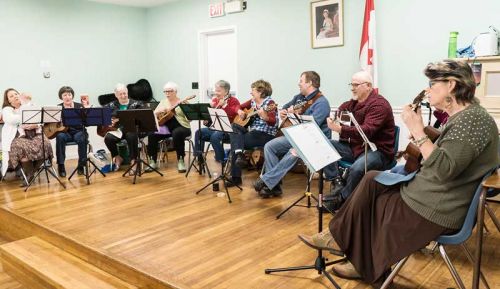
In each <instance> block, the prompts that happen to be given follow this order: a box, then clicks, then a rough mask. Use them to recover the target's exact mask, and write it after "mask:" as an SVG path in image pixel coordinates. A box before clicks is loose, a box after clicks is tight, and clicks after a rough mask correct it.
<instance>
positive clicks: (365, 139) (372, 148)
mask: <svg viewBox="0 0 500 289" xmlns="http://www.w3.org/2000/svg"><path fill="white" fill-rule="evenodd" d="M347 114H348V115H349V117H350V118H351V121H352V123H353V124H354V126H355V127H356V129H357V130H358V132H359V134H360V135H361V137H362V138H363V141H364V142H365V143H367V144H368V145H369V146H370V149H371V150H372V151H373V152H374V151H376V150H377V146H376V145H375V144H374V143H372V142H371V141H370V140H369V139H368V138H367V137H366V134H365V132H364V131H363V130H362V129H361V127H360V126H359V123H358V121H357V120H356V119H355V118H354V115H353V114H352V112H348V113H347Z"/></svg>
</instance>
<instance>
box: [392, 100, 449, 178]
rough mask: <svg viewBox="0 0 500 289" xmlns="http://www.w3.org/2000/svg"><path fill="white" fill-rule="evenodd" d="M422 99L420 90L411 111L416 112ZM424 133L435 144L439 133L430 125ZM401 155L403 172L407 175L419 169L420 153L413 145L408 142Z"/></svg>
mask: <svg viewBox="0 0 500 289" xmlns="http://www.w3.org/2000/svg"><path fill="white" fill-rule="evenodd" d="M424 97H425V90H422V91H421V92H420V93H419V94H418V95H417V97H415V99H414V100H413V103H412V106H414V108H413V111H415V112H417V110H418V108H419V107H420V106H421V103H422V100H423V99H424ZM424 132H425V134H426V135H427V136H428V137H429V139H430V140H431V142H435V141H436V140H437V139H438V137H439V135H440V134H441V131H439V130H438V129H436V128H435V127H433V126H430V125H428V126H426V127H424ZM402 155H403V157H404V158H405V159H406V164H405V170H406V171H407V172H408V173H412V172H414V171H416V170H418V169H419V168H420V167H421V164H420V162H421V161H422V153H421V152H420V148H419V147H418V146H417V145H415V144H414V143H412V142H410V143H409V144H408V146H407V147H406V149H405V151H404V152H403V154H402Z"/></svg>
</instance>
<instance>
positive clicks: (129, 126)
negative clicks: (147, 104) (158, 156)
mask: <svg viewBox="0 0 500 289" xmlns="http://www.w3.org/2000/svg"><path fill="white" fill-rule="evenodd" d="M117 114H118V115H117V116H118V118H119V119H120V125H122V126H123V133H127V132H135V133H136V136H137V144H138V146H139V148H138V152H137V159H136V160H135V163H134V164H133V165H131V166H130V167H129V168H128V169H127V170H126V171H125V172H124V173H123V175H122V177H124V176H125V175H126V174H127V173H128V172H129V171H130V170H131V169H133V168H134V167H135V173H134V181H133V184H135V180H136V179H137V175H139V176H142V172H141V165H146V166H147V167H149V168H150V169H151V170H152V171H154V172H156V173H157V174H159V175H160V176H162V177H163V174H162V173H160V172H159V171H158V170H157V169H155V168H153V167H152V166H150V165H149V164H148V163H147V162H145V161H144V160H143V159H142V158H141V150H140V145H141V142H140V140H139V133H143V134H147V133H150V132H155V131H158V122H157V120H156V117H155V115H154V113H153V111H152V110H151V109H129V110H119V111H117Z"/></svg>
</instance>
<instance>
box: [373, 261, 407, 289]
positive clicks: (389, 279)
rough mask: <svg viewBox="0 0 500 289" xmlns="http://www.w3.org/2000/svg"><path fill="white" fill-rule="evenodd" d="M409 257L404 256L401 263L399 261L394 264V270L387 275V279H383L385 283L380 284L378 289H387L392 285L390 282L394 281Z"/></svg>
mask: <svg viewBox="0 0 500 289" xmlns="http://www.w3.org/2000/svg"><path fill="white" fill-rule="evenodd" d="M409 257H410V256H406V257H405V258H403V259H402V260H401V261H399V262H398V263H396V266H394V269H393V270H392V272H391V274H389V276H388V277H387V279H385V281H384V283H383V284H382V286H381V287H380V289H387V288H388V287H389V285H390V284H391V283H392V280H394V278H395V277H396V275H397V274H398V273H399V271H400V270H401V268H403V265H404V264H405V263H406V261H408V258H409Z"/></svg>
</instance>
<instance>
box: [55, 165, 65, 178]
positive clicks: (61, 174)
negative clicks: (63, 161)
mask: <svg viewBox="0 0 500 289" xmlns="http://www.w3.org/2000/svg"><path fill="white" fill-rule="evenodd" d="M57 171H58V173H59V177H61V178H65V177H66V168H65V167H64V165H58V166H57Z"/></svg>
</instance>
